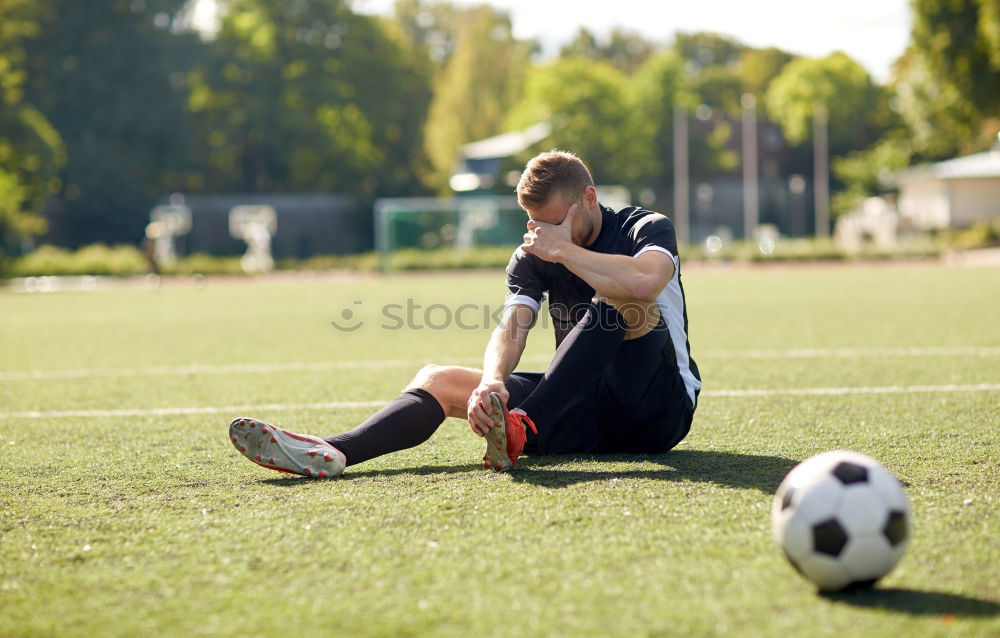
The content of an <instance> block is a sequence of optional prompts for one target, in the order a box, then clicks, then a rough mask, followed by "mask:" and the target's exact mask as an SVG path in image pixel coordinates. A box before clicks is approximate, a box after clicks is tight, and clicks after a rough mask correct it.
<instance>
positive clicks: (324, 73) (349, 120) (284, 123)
mask: <svg viewBox="0 0 1000 638" xmlns="http://www.w3.org/2000/svg"><path fill="white" fill-rule="evenodd" d="M427 99H428V95H427V92H426V82H425V81H424V78H422V77H421V76H420V70H419V68H418V67H416V66H414V65H411V64H410V63H409V62H408V61H407V60H406V59H405V49H404V48H403V47H402V46H401V45H400V43H399V42H398V41H396V40H393V39H392V38H390V37H388V36H387V35H386V33H385V31H384V30H383V29H382V28H381V26H380V25H379V23H378V22H377V21H376V20H375V19H373V18H370V17H367V16H361V15H357V14H354V13H353V12H352V11H351V10H350V8H349V7H348V6H347V4H346V3H344V2H340V1H336V0H323V1H320V0H297V1H294V2H288V1H287V0H233V2H231V3H230V4H229V5H228V11H227V13H226V14H225V16H224V18H223V21H222V25H221V29H220V31H219V33H218V35H217V38H216V41H215V43H214V44H213V47H212V55H211V57H209V58H208V59H207V60H205V61H203V62H202V63H201V64H199V65H198V67H197V68H196V69H195V70H194V72H192V74H191V97H190V108H191V110H192V112H193V113H194V125H195V127H196V129H197V130H198V131H199V132H200V135H199V138H200V139H202V140H204V142H205V144H206V149H205V153H204V154H205V157H206V158H207V162H206V164H207V165H206V168H205V173H206V176H205V181H204V183H203V184H201V185H200V186H201V188H203V189H205V190H209V191H246V192H270V191H341V192H349V193H353V194H355V195H357V196H360V197H370V196H372V195H374V194H375V193H377V192H380V191H390V192H400V191H403V190H405V189H407V188H412V187H413V184H414V183H415V182H416V179H417V178H416V177H415V175H414V171H413V170H412V163H413V160H414V154H415V152H416V149H417V148H418V147H419V135H420V133H419V128H420V127H419V123H420V122H421V121H423V117H424V113H425V109H426V103H427Z"/></svg>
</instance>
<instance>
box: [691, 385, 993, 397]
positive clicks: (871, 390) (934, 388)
mask: <svg viewBox="0 0 1000 638" xmlns="http://www.w3.org/2000/svg"><path fill="white" fill-rule="evenodd" d="M997 391H1000V383H977V384H973V385H954V384H952V385H887V386H874V387H845V388H775V389H771V388H764V389H759V390H706V391H704V392H702V393H701V396H702V397H772V396H824V395H825V396H831V395H844V394H915V393H920V392H997Z"/></svg>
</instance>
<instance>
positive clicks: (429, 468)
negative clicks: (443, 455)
mask: <svg viewBox="0 0 1000 638" xmlns="http://www.w3.org/2000/svg"><path fill="white" fill-rule="evenodd" d="M482 469H483V466H482V464H475V463H465V464H463V465H423V466H420V467H400V468H394V469H389V470H384V469H383V470H365V469H361V470H357V469H354V468H352V469H350V470H348V471H347V472H346V473H345V474H344V475H343V476H341V477H339V478H337V481H351V480H355V479H362V478H371V477H379V476H399V475H401V474H413V475H417V476H427V475H430V474H468V473H470V472H476V471H480V470H482ZM261 483H267V484H268V485H277V486H279V487H293V486H297V485H303V484H305V483H312V481H310V480H309V479H307V478H305V477H304V476H282V477H278V478H269V479H263V480H261Z"/></svg>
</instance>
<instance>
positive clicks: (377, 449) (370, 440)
mask: <svg viewBox="0 0 1000 638" xmlns="http://www.w3.org/2000/svg"><path fill="white" fill-rule="evenodd" d="M444 417H445V414H444V410H443V409H442V408H441V404H440V403H438V401H437V399H435V398H434V396H433V395H432V394H431V393H430V392H428V391H427V390H424V389H422V388H415V389H413V390H407V391H406V392H404V393H403V394H401V395H399V396H398V397H396V398H395V399H393V401H392V402H391V403H389V405H387V406H385V407H384V408H382V409H381V410H379V411H378V412H376V413H375V414H373V415H372V416H370V417H369V418H368V420H367V421H365V422H364V423H362V424H361V425H359V426H358V427H356V428H354V429H353V430H351V431H350V432H344V433H343V434H338V435H337V436H331V437H329V438H327V439H325V440H326V441H327V442H328V443H330V444H331V445H332V446H333V447H335V448H337V449H338V450H340V451H341V452H343V453H344V456H346V457H347V464H348V465H356V464H358V463H361V462H362V461H367V460H369V459H373V458H375V457H376V456H382V455H383V454H388V453H390V452H397V451H399V450H405V449H406V448H410V447H414V446H417V445H420V444H421V443H423V442H424V441H426V440H427V439H429V438H431V435H432V434H434V432H435V430H437V429H438V426H439V425H441V422H442V421H444Z"/></svg>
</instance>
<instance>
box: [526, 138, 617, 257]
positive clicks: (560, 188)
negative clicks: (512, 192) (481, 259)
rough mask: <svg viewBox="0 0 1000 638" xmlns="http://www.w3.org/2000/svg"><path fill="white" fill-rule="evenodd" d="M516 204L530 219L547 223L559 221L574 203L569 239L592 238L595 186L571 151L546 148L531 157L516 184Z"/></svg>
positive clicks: (597, 211)
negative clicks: (573, 220)
mask: <svg viewBox="0 0 1000 638" xmlns="http://www.w3.org/2000/svg"><path fill="white" fill-rule="evenodd" d="M517 203H518V204H520V206H521V208H523V209H524V210H525V211H526V212H527V213H528V217H530V218H531V219H532V220H533V221H539V222H545V223H549V224H560V223H562V221H563V220H564V219H565V218H566V214H567V212H568V211H569V207H570V206H572V205H573V204H576V205H577V209H578V210H577V215H576V220H575V222H574V224H573V229H572V234H573V241H574V242H575V243H577V244H581V245H585V244H587V243H589V241H590V240H592V239H593V237H592V236H593V235H594V229H595V222H596V219H595V216H596V217H597V219H599V215H600V207H599V206H598V203H597V189H595V188H594V180H593V178H592V177H591V176H590V171H589V170H588V169H587V166H586V165H585V164H584V163H583V162H582V161H581V160H580V158H579V157H577V156H576V155H573V154H572V153H566V152H563V151H549V152H547V153H541V154H540V155H536V156H535V157H533V158H531V159H530V160H529V161H528V164H527V166H525V168H524V172H523V173H521V180H520V181H519V182H518V183H517Z"/></svg>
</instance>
